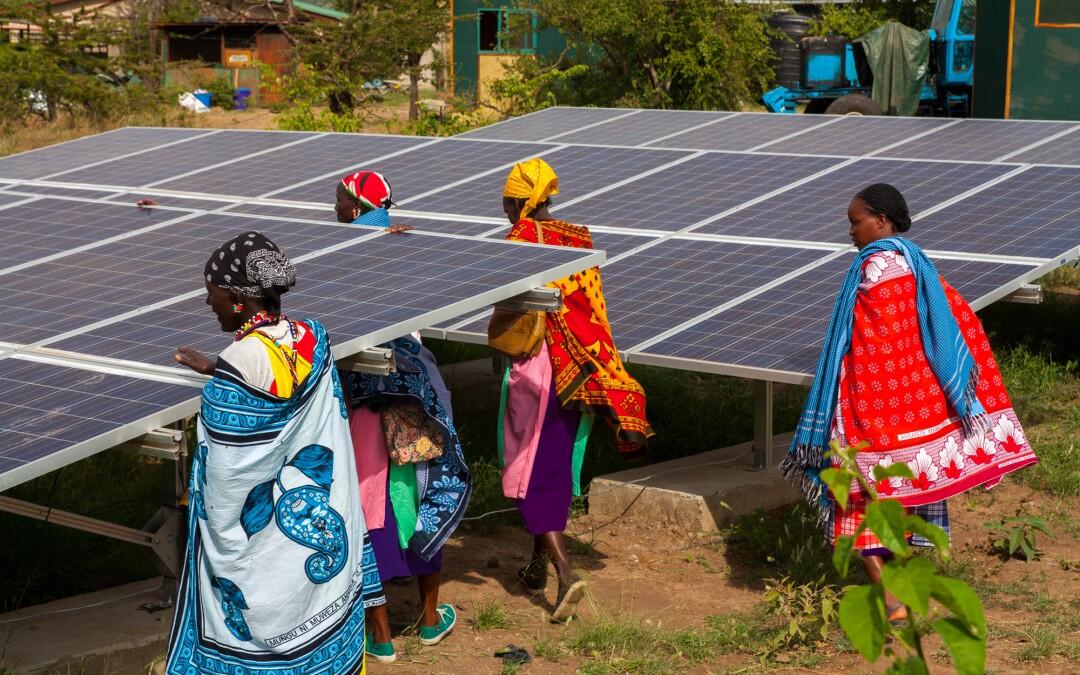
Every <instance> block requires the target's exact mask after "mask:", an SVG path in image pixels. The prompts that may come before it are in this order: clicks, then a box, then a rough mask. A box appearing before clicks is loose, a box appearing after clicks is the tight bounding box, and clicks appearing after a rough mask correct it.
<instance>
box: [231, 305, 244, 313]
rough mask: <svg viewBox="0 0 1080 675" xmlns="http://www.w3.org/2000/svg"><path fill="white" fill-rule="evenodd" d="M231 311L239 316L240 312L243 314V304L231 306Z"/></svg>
mask: <svg viewBox="0 0 1080 675" xmlns="http://www.w3.org/2000/svg"><path fill="white" fill-rule="evenodd" d="M232 311H233V314H239V313H240V312H243V311H244V305H243V303H240V304H235V305H233V306H232Z"/></svg>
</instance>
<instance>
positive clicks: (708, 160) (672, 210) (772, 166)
mask: <svg viewBox="0 0 1080 675" xmlns="http://www.w3.org/2000/svg"><path fill="white" fill-rule="evenodd" d="M720 124H725V122H720ZM839 161H840V160H837V159H833V158H828V157H784V156H781V155H751V154H728V153H711V154H707V155H702V156H700V157H695V158H693V159H691V160H688V161H686V162H683V163H682V164H679V165H677V166H673V167H670V168H667V169H664V170H663V171H660V172H658V173H655V174H653V175H651V176H646V177H645V178H642V179H640V180H636V181H633V182H631V183H627V184H626V185H623V186H620V187H618V188H615V189H613V190H610V191H608V192H605V193H603V194H602V195H599V196H596V197H591V198H589V199H585V200H584V201H581V202H578V203H577V204H572V205H569V206H566V207H563V208H560V209H559V210H558V211H557V213H558V217H559V218H561V219H563V220H567V221H570V222H572V223H584V224H586V225H590V226H591V225H606V226H611V227H625V228H634V229H653V230H667V231H674V230H681V229H683V228H685V227H689V226H691V225H695V224H697V223H700V222H701V221H703V220H706V219H708V218H712V217H714V216H716V215H717V214H719V213H722V212H723V211H725V210H726V209H729V208H732V207H735V206H738V205H740V204H743V203H744V202H747V201H749V200H752V199H755V198H757V197H761V196H763V195H765V194H768V193H769V192H771V191H773V190H776V189H779V188H783V187H785V186H788V185H791V184H792V183H794V182H795V181H797V180H801V179H804V178H806V177H807V176H810V175H813V174H814V173H816V172H818V171H821V170H823V169H827V168H829V167H831V166H834V165H835V164H837V163H838V162H839Z"/></svg>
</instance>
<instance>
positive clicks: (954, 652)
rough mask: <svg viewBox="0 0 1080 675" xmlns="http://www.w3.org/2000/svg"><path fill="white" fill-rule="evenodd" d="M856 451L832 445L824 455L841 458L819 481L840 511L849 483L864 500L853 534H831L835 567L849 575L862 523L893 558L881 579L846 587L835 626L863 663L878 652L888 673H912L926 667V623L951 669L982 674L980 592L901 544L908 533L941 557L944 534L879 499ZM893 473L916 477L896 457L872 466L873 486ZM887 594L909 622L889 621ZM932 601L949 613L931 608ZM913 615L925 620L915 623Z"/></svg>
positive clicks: (946, 541) (983, 639)
mask: <svg viewBox="0 0 1080 675" xmlns="http://www.w3.org/2000/svg"><path fill="white" fill-rule="evenodd" d="M857 454H858V450H856V449H855V448H841V447H840V446H839V445H838V444H836V443H834V444H833V446H832V451H831V452H829V453H828V456H829V457H830V458H833V459H834V460H837V461H838V462H839V463H838V465H837V466H835V467H833V468H829V469H825V470H823V471H822V472H821V479H822V480H823V481H824V482H825V484H826V485H828V486H829V489H830V490H831V491H832V494H833V498H834V499H836V502H837V503H838V504H839V505H840V507H841V508H845V509H846V508H847V503H848V495H849V492H850V490H851V486H852V484H853V483H855V484H857V485H858V486H859V488H860V489H861V491H862V494H863V495H865V498H866V499H867V500H868V501H867V505H866V512H865V517H864V519H863V522H862V523H861V524H860V525H859V528H858V530H856V532H855V535H854V536H851V537H839V538H838V539H837V541H836V549H835V552H834V555H833V564H834V565H835V566H836V569H837V571H838V572H839V573H840V576H842V577H846V576H847V573H848V569H849V568H850V566H851V560H852V558H853V557H855V551H854V543H855V539H856V538H857V537H858V536H859V535H860V534H861V533H862V532H863V530H865V529H867V528H869V529H870V531H871V532H873V533H874V534H875V535H877V537H878V539H880V540H881V543H882V544H883V545H884V546H885V547H887V548H888V549H889V550H890V551H892V553H893V559H892V560H891V561H889V562H888V563H887V564H886V565H885V567H884V569H883V570H882V573H881V582H880V583H874V584H867V585H863V586H848V587H847V588H845V589H844V597H843V598H842V599H841V600H840V611H839V616H840V627H841V628H843V630H844V633H845V634H847V637H848V639H849V640H850V641H851V644H852V645H853V646H854V647H855V649H857V650H858V651H859V653H860V654H862V656H863V657H864V658H865V659H867V660H868V661H871V662H874V661H877V660H878V658H880V657H881V655H882V654H883V653H884V654H885V655H886V656H888V657H890V658H892V659H893V662H892V665H891V666H890V667H889V669H888V671H886V672H888V673H909V674H912V675H914V674H916V673H929V672H930V671H929V667H928V661H927V655H926V653H925V652H924V651H923V644H922V635H921V634H920V632H919V630H918V628H917V625H922V626H929V628H930V630H932V631H933V632H935V633H937V634H938V635H940V636H941V639H942V640H943V641H944V642H945V646H946V647H947V648H948V650H949V655H950V657H951V660H952V665H953V667H954V668H955V669H956V672H957V673H959V674H960V675H968V674H969V673H970V674H972V675H976V674H978V673H982V672H983V671H984V669H985V668H984V667H985V664H986V617H985V616H984V614H983V607H982V602H981V601H980V600H979V596H978V595H976V594H975V591H973V590H972V589H971V587H970V586H968V585H967V584H966V583H964V582H962V581H959V580H957V579H951V578H949V577H947V576H943V575H940V574H937V573H936V571H935V569H934V564H933V563H932V562H931V561H930V560H929V559H928V558H926V557H923V556H916V555H914V554H913V552H912V550H911V547H910V546H909V545H908V542H907V534H908V533H909V532H912V533H916V534H920V535H922V536H924V537H926V539H928V540H929V541H930V542H932V543H933V544H934V546H936V547H937V549H938V551H939V553H940V554H941V555H942V556H943V557H946V558H947V557H948V556H949V538H948V535H946V534H945V532H944V531H943V530H942V529H941V528H939V527H937V526H936V525H931V524H930V523H927V522H926V521H925V520H923V519H922V518H919V517H918V516H914V515H910V514H907V513H905V512H904V507H902V506H901V505H900V503H899V502H896V501H891V500H882V499H879V498H878V495H877V492H876V491H875V490H874V488H873V486H872V485H870V484H869V482H868V481H867V480H866V478H865V477H864V476H863V474H862V472H861V471H860V470H859V468H858V466H856V464H855V457H856V455H857ZM891 477H897V478H907V479H909V480H910V479H913V478H914V476H913V475H912V473H911V470H910V469H909V468H908V466H907V465H906V464H904V463H902V462H898V463H895V464H892V465H890V466H888V467H883V466H881V465H877V466H875V467H874V481H875V483H877V482H880V481H882V480H885V479H887V478H891ZM886 591H889V592H890V593H892V594H893V595H894V596H896V597H897V598H898V599H899V600H900V601H901V602H903V603H904V604H905V605H906V606H907V608H908V612H909V614H911V615H913V616H912V619H913V620H910V621H907V622H906V625H903V626H894V625H892V624H891V623H890V622H889V620H888V610H887V609H886V603H885V592H886ZM931 599H933V600H935V601H936V602H937V603H938V604H939V605H941V606H942V607H943V608H944V609H946V610H948V613H943V612H941V611H940V610H939V609H938V608H933V607H931V605H930V600H931ZM919 618H922V619H925V620H924V621H918V620H916V619H919ZM890 638H891V640H890Z"/></svg>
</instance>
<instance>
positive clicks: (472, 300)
mask: <svg viewBox="0 0 1080 675" xmlns="http://www.w3.org/2000/svg"><path fill="white" fill-rule="evenodd" d="M341 229H342V230H344V231H353V230H352V228H341ZM282 248H284V249H285V250H286V251H287V252H289V253H290V254H291V255H295V251H293V250H291V249H290V248H289V246H287V245H283V246H282ZM594 259H599V256H598V254H595V253H592V252H589V251H583V250H580V249H565V248H553V247H539V246H524V245H519V244H510V243H506V242H501V241H491V240H480V239H467V238H458V237H440V236H437V235H431V234H426V235H425V234H412V233H410V234H405V235H387V236H381V237H377V238H375V239H370V240H367V241H363V242H360V243H358V244H355V245H353V246H350V247H348V248H345V249H342V250H338V251H335V252H332V253H327V254H325V255H321V256H319V257H317V258H314V259H311V260H308V261H305V262H301V263H298V264H297V286H296V288H295V289H294V290H293V291H291V292H290V293H289V294H288V295H286V296H285V298H284V305H285V311H286V312H288V313H289V315H290V316H292V317H293V318H296V319H302V318H306V317H313V318H316V319H318V320H320V321H322V322H323V323H324V324H325V325H326V327H327V329H328V330H329V332H330V335H331V337H332V338H333V340H334V343H335V344H336V345H342V344H343V343H345V342H348V341H351V340H357V339H361V340H362V341H364V342H365V344H363V345H361V346H362V347H366V346H373V345H375V344H378V343H380V342H383V341H386V340H389V339H392V338H394V337H397V336H399V335H402V334H405V333H407V332H409V331H410V330H418V329H420V328H423V327H425V326H427V325H432V324H434V323H437V322H439V321H443V320H445V319H449V318H451V317H453V316H458V315H461V314H464V313H467V312H474V311H477V310H479V309H481V308H482V307H484V306H486V305H487V304H489V303H491V302H494V301H496V300H498V299H501V298H503V297H506V296H507V295H513V294H516V293H523V292H525V291H527V290H529V289H530V288H533V287H535V286H539V285H543V284H544V283H546V282H547V281H550V280H554V279H557V278H560V277H563V276H566V275H567V274H569V273H570V272H571V271H574V270H576V269H583V268H585V267H588V266H589V265H590V264H592V263H593V262H595V260H594ZM203 262H205V258H204V260H202V261H199V262H198V265H197V266H193V267H191V268H190V271H193V272H195V273H196V274H197V273H198V272H201V270H202V264H203ZM507 289H509V290H507ZM226 339H227V338H226V336H223V334H222V333H221V332H220V329H219V328H218V326H217V322H216V320H215V319H214V318H213V316H212V315H211V314H210V312H209V310H208V309H207V307H206V306H205V304H203V299H202V298H201V297H199V298H195V299H190V300H184V301H182V302H178V303H176V304H174V305H171V306H169V307H165V308H162V309H159V310H156V311H155V312H154V313H153V314H152V315H145V316H136V317H133V318H130V319H126V320H124V321H123V322H116V323H112V324H109V325H105V326H102V327H100V328H96V329H94V330H90V331H87V332H84V333H82V334H79V335H75V336H72V337H69V338H66V339H64V340H62V341H59V342H56V343H53V344H51V345H50V346H52V347H54V348H57V349H62V350H66V351H77V352H80V353H83V354H91V355H95V356H112V357H115V358H122V359H128V360H133V361H142V362H146V363H154V364H159V365H167V364H168V365H171V364H172V354H173V352H174V351H175V349H176V347H177V346H178V345H179V344H188V345H190V346H193V347H196V348H199V349H204V350H207V351H215V350H220V349H221V348H222V347H223V346H224V345H225V344H226Z"/></svg>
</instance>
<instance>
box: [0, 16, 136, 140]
mask: <svg viewBox="0 0 1080 675" xmlns="http://www.w3.org/2000/svg"><path fill="white" fill-rule="evenodd" d="M40 4H41V3H36V4H35V3H24V2H17V1H13V0H5V1H3V2H0V16H3V17H4V18H5V19H19V20H24V21H26V22H28V23H31V24H34V25H37V26H39V27H40V28H41V32H40V34H36V35H35V36H33V37H32V38H30V39H27V40H24V41H17V42H12V41H11V40H10V39H9V38H7V37H6V33H5V37H4V38H3V39H0V124H3V125H10V124H13V123H18V122H24V121H25V120H26V119H27V118H29V117H31V116H37V117H41V118H42V119H45V120H47V121H53V120H55V119H57V117H58V116H59V115H61V114H64V115H66V116H68V117H69V118H73V119H74V118H86V119H91V120H95V121H104V120H108V119H111V118H114V117H117V116H118V115H120V114H122V113H124V112H126V110H127V107H128V104H129V102H130V101H129V98H130V97H137V96H142V95H144V93H143V92H142V91H139V90H138V88H137V87H131V88H129V87H125V86H124V82H125V81H126V80H127V79H128V76H127V74H126V73H125V72H124V69H123V68H122V64H121V63H120V62H119V61H118V60H117V59H114V58H111V57H109V56H107V55H106V54H105V53H104V52H103V49H106V48H107V47H108V46H109V45H118V44H120V42H121V41H122V37H123V36H122V34H121V32H120V31H119V29H118V25H117V24H116V23H115V22H114V21H112V20H110V19H105V18H99V17H96V16H94V15H90V14H87V13H84V12H77V13H75V14H73V15H71V16H70V17H62V16H57V15H53V14H51V13H50V12H48V11H47V10H46V9H44V8H42V7H40Z"/></svg>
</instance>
